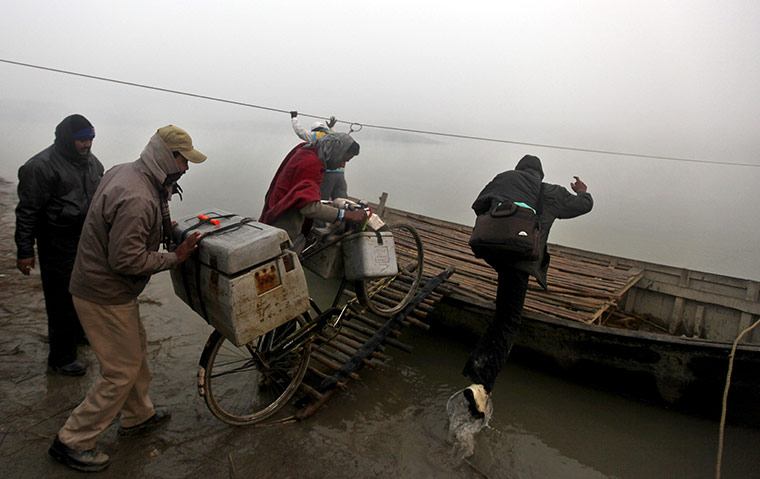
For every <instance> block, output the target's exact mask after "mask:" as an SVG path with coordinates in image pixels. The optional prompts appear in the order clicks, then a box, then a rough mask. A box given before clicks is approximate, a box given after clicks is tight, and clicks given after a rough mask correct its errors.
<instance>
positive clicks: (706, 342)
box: [376, 198, 760, 426]
mask: <svg viewBox="0 0 760 479" xmlns="http://www.w3.org/2000/svg"><path fill="white" fill-rule="evenodd" d="M376 207H377V209H378V210H379V212H380V213H381V216H382V217H383V218H384V219H385V220H386V221H387V222H388V223H391V224H392V223H394V222H407V223H412V224H414V226H415V227H416V228H417V229H418V231H419V232H420V234H421V236H422V239H423V243H424V245H425V269H426V274H430V275H433V274H436V273H437V272H439V271H440V270H442V269H444V268H446V267H448V266H451V265H453V266H455V267H456V273H455V274H454V275H453V276H452V277H451V278H450V280H449V281H448V282H447V283H445V285H444V286H443V288H444V289H443V291H442V292H443V293H444V294H443V298H442V299H441V300H440V301H439V302H438V303H437V304H436V306H435V310H434V311H433V313H432V314H431V316H429V318H430V320H431V324H432V325H433V326H434V327H439V326H440V327H443V328H447V329H449V330H455V331H457V333H458V334H459V333H461V332H468V333H470V337H471V338H474V337H476V336H478V335H480V334H481V333H482V331H483V330H484V329H485V327H486V326H487V324H488V323H489V321H490V320H491V318H492V315H493V310H494V299H495V294H496V275H495V273H494V271H493V269H491V268H490V267H489V266H488V265H486V264H485V263H484V262H482V261H480V260H478V259H476V258H475V257H474V256H473V255H472V253H471V251H470V249H469V246H468V244H467V241H468V239H469V236H470V232H471V229H472V228H471V227H470V226H466V225H460V224H456V223H451V222H447V221H442V220H438V219H434V218H429V217H425V216H421V215H418V214H414V213H409V212H405V211H401V210H397V209H392V208H386V207H385V205H384V198H381V202H380V204H378V205H376ZM549 252H550V254H551V266H550V269H549V276H548V280H549V281H548V283H549V290H548V292H546V291H544V290H543V289H541V288H540V287H539V286H538V284H537V283H535V282H534V280H533V279H531V283H530V284H529V291H528V295H527V298H526V302H525V309H524V314H523V324H522V326H521V330H520V334H519V335H518V338H517V342H516V344H515V350H514V352H513V355H512V358H513V359H514V360H518V361H522V362H529V363H530V364H531V365H536V366H540V367H542V368H545V369H548V370H550V371H555V372H559V373H561V374H562V375H563V376H565V377H569V378H573V379H576V380H579V381H583V382H584V383H586V384H591V385H594V386H597V387H603V388H608V389H611V390H615V391H619V392H622V393H625V394H629V395H633V396H635V397H638V398H642V399H645V400H652V401H656V402H658V403H661V404H664V405H667V406H672V407H676V408H679V409H682V410H685V411H688V412H691V413H696V414H700V415H705V416H709V417H712V418H716V417H720V414H721V411H722V403H723V393H724V388H725V384H726V378H727V373H728V369H729V359H730V355H731V351H732V345H733V341H734V340H735V339H736V338H737V337H738V336H739V334H741V333H742V331H744V330H745V329H747V328H748V327H749V326H751V325H752V324H753V323H754V322H756V321H758V319H759V318H760V302H759V301H758V291H760V283H758V282H757V281H750V280H745V279H737V278H731V277H727V276H721V275H716V274H711V273H704V272H698V271H691V270H687V269H683V268H676V267H672V266H665V265H659V264H653V263H647V262H643V261H636V260H631V259H626V258H619V257H615V256H609V255H604V254H599V253H593V252H588V251H583V250H579V249H575V248H568V247H563V246H558V245H550V246H549ZM758 404H760V326H759V327H757V328H756V329H754V330H752V331H750V332H749V333H747V334H746V335H745V336H744V337H743V338H742V339H741V341H739V343H738V346H737V348H736V353H735V357H734V361H733V369H732V375H731V380H730V389H729V395H728V402H727V413H728V414H727V417H728V420H729V421H732V422H738V423H745V424H749V425H753V426H760V408H758V407H757V405H758Z"/></svg>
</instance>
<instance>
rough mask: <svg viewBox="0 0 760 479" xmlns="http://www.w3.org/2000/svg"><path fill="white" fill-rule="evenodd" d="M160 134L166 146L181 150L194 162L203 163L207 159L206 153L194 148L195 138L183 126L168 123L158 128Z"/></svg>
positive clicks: (183, 154) (186, 157)
mask: <svg viewBox="0 0 760 479" xmlns="http://www.w3.org/2000/svg"><path fill="white" fill-rule="evenodd" d="M158 136H160V137H161V139H162V140H164V143H166V146H167V147H168V148H169V150H171V151H179V152H180V154H181V155H182V156H184V157H185V159H186V160H187V161H190V162H193V163H203V162H204V161H206V155H204V154H203V153H201V152H200V151H198V150H196V149H195V148H193V140H192V138H190V135H189V134H188V133H187V132H186V131H185V130H183V129H182V128H180V127H178V126H174V125H167V126H165V127H163V128H159V129H158Z"/></svg>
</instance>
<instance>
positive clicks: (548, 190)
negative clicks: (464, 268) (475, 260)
mask: <svg viewBox="0 0 760 479" xmlns="http://www.w3.org/2000/svg"><path fill="white" fill-rule="evenodd" d="M543 178H544V171H543V168H542V167H541V160H539V159H538V157H535V156H532V155H525V156H524V157H523V158H522V159H521V160H520V161H519V162H518V163H517V166H516V167H515V169H514V170H511V171H505V172H503V173H500V174H499V175H497V176H496V177H495V178H494V179H493V180H491V182H490V183H488V185H486V187H485V188H484V189H483V191H481V192H480V194H479V195H478V197H477V199H476V200H475V202H474V203H473V204H472V209H473V210H474V211H475V214H477V215H478V216H479V215H483V214H486V213H488V212H489V211H490V210H491V208H492V206H494V204H496V203H499V202H503V201H512V202H522V203H527V204H528V205H531V206H535V210H536V212H537V215H538V221H539V224H540V227H541V230H540V231H541V233H540V244H539V257H538V259H537V260H535V261H525V260H521V261H516V260H510V259H505V258H504V257H503V256H498V255H496V256H491V257H486V258H485V260H486V262H487V263H488V264H489V265H491V266H492V267H493V268H494V269H495V270H496V273H497V274H498V287H497V292H496V314H495V315H494V319H493V321H492V322H491V324H490V325H489V326H488V329H487V330H486V331H485V333H483V335H482V336H481V338H480V340H479V341H478V343H477V345H476V346H475V349H474V350H473V351H472V353H471V354H470V357H469V359H468V361H467V364H465V367H464V370H463V371H462V374H463V375H464V376H465V377H467V378H469V379H470V380H471V381H472V382H473V384H471V385H470V386H469V387H467V389H465V390H464V396H465V398H466V399H467V402H468V405H469V408H470V412H471V413H472V415H473V416H474V417H476V418H482V417H483V416H484V415H485V411H486V404H487V402H488V398H489V395H490V394H491V391H492V390H493V385H494V381H495V380H496V376H497V375H498V374H499V372H500V371H501V369H502V368H503V367H504V365H505V364H506V362H507V358H508V357H509V353H510V351H511V350H512V345H513V344H514V342H515V337H516V336H517V333H518V331H519V328H520V319H521V315H522V309H523V304H524V302H525V294H526V292H527V289H528V278H529V276H533V277H534V278H536V281H537V282H538V284H539V285H541V287H542V288H544V289H545V290H546V273H547V271H548V269H549V253H548V251H547V249H546V242H547V240H548V237H549V230H550V229H551V227H552V224H553V223H554V220H555V219H557V218H559V219H568V218H575V217H577V216H581V215H583V214H586V213H588V212H589V211H591V208H592V207H593V205H594V200H593V199H592V197H591V194H589V193H588V192H587V191H586V184H585V183H583V182H582V181H581V180H580V178H578V177H577V176H574V178H575V181H574V182H571V183H570V187H571V188H572V190H573V191H574V192H575V193H576V194H572V193H570V192H569V191H567V189H565V188H564V187H562V186H559V185H553V184H549V183H543ZM531 209H533V208H531Z"/></svg>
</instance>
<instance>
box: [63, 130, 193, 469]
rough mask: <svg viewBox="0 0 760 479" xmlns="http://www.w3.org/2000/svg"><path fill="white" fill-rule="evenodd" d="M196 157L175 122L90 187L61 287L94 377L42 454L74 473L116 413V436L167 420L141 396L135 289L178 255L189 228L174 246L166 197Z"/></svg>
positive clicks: (146, 379) (144, 371)
mask: <svg viewBox="0 0 760 479" xmlns="http://www.w3.org/2000/svg"><path fill="white" fill-rule="evenodd" d="M205 159H206V156H205V155H203V154H202V153H200V152H199V151H197V150H195V148H194V147H193V144H192V140H191V138H190V135H188V134H187V132H186V131H184V130H182V129H181V128H178V127H176V126H172V125H169V126H166V127H163V128H159V129H158V131H157V132H156V134H155V135H153V137H152V138H151V139H150V141H149V142H148V145H147V146H146V147H145V149H144V150H143V152H142V153H141V154H140V158H139V159H138V160H136V161H135V162H133V163H124V164H121V165H117V166H114V167H113V168H111V169H110V170H109V171H108V172H107V173H106V174H105V176H104V177H103V180H102V181H101V183H100V186H99V187H98V190H97V191H96V192H95V196H94V198H93V200H92V204H91V207H90V210H89V212H88V214H87V219H86V220H85V223H84V228H83V229H82V237H81V240H80V242H79V249H78V251H77V257H76V261H75V263H74V271H73V273H72V276H71V285H70V291H71V294H72V296H73V300H74V306H75V307H76V309H77V312H78V313H79V317H80V319H81V321H82V326H83V327H84V330H85V332H86V333H87V337H88V338H89V340H90V345H91V346H92V350H93V352H94V353H95V357H96V358H97V359H98V362H99V363H100V370H101V376H100V377H99V378H98V380H97V381H96V382H95V384H94V385H93V386H92V388H91V389H90V390H89V391H88V393H87V396H86V397H85V399H84V401H82V403H81V404H80V405H79V406H77V408H76V409H74V411H73V412H72V413H71V415H70V416H69V418H68V420H67V421H66V423H65V424H64V426H63V427H62V428H61V430H60V431H59V432H58V435H57V436H56V438H55V441H54V442H53V444H52V446H51V447H50V449H49V453H50V455H51V456H53V457H54V458H56V459H58V460H59V461H61V462H63V463H65V464H67V465H68V466H71V467H72V468H74V469H78V470H82V471H100V470H103V469H105V468H106V467H107V466H108V465H109V463H110V459H109V458H108V456H107V455H105V454H104V453H102V452H99V451H97V450H95V449H94V445H95V441H96V440H97V437H98V435H99V434H100V433H101V432H102V431H103V430H104V429H105V428H106V427H108V425H109V424H111V422H112V421H113V419H114V418H115V417H116V415H117V413H119V411H121V419H120V423H121V425H120V427H119V430H118V433H119V435H130V434H135V433H138V432H142V431H144V430H146V429H150V428H153V427H155V426H157V425H159V424H162V423H163V422H165V421H166V420H167V419H169V417H170V414H169V412H168V411H167V410H166V409H163V408H156V407H154V405H153V403H152V402H151V399H150V397H149V396H148V386H149V384H150V370H149V369H148V361H147V340H146V336H145V329H144V328H143V325H142V322H141V320H140V312H139V308H138V304H137V297H138V295H139V294H140V293H141V292H142V290H143V289H144V288H145V285H146V284H147V283H148V280H149V279H150V277H151V275H153V274H154V273H158V272H159V271H164V270H166V269H169V268H171V267H173V266H175V265H178V264H180V263H182V262H183V261H185V260H187V259H188V258H189V257H190V255H191V254H192V253H193V251H194V250H195V249H196V248H197V246H196V244H197V242H198V240H199V233H197V232H196V233H195V234H192V235H190V236H188V237H187V239H186V240H185V241H183V242H182V244H180V245H179V246H177V248H176V249H174V251H171V252H169V251H167V252H159V251H158V248H159V245H160V243H161V242H162V241H163V243H164V245H165V247H167V249H173V247H170V246H171V230H172V228H173V225H172V222H171V219H170V217H169V206H168V203H167V202H168V200H169V198H170V197H171V194H172V192H173V191H174V190H175V188H176V182H177V180H178V179H179V177H180V176H181V175H182V174H183V173H184V172H185V171H186V170H187V169H188V161H190V162H193V163H201V162H203V161H205Z"/></svg>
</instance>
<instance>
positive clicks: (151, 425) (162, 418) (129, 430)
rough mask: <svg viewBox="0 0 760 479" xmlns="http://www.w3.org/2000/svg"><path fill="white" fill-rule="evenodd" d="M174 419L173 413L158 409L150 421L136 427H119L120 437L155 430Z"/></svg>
mask: <svg viewBox="0 0 760 479" xmlns="http://www.w3.org/2000/svg"><path fill="white" fill-rule="evenodd" d="M170 417H172V413H170V412H169V410H168V409H166V408H156V409H155V412H154V413H153V415H152V416H151V417H150V419H147V420H145V421H143V422H141V423H140V424H138V425H136V426H130V427H124V426H119V430H118V433H119V436H134V435H136V434H141V433H143V432H146V431H149V430H151V429H155V428H156V427H158V426H160V425H161V424H163V423H165V422H166V421H168V420H169V418H170Z"/></svg>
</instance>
